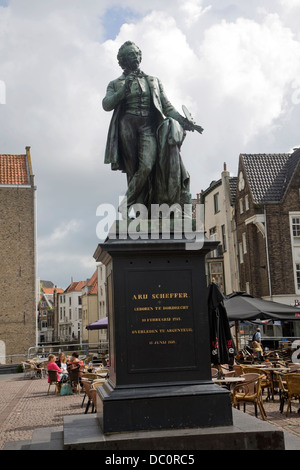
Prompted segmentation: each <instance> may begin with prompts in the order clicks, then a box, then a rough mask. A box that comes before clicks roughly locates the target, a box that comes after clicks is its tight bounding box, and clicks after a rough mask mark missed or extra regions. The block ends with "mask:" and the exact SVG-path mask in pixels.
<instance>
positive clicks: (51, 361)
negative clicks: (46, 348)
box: [47, 354, 63, 383]
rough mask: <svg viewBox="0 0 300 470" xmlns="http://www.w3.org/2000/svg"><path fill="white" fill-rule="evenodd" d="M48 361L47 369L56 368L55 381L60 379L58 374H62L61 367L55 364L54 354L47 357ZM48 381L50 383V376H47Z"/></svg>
mask: <svg viewBox="0 0 300 470" xmlns="http://www.w3.org/2000/svg"><path fill="white" fill-rule="evenodd" d="M48 360H49V363H48V365H47V370H56V371H57V379H56V380H57V382H59V381H60V378H59V375H60V374H62V372H63V371H62V369H60V367H58V365H57V364H56V362H55V361H56V357H55V356H54V354H50V355H49V357H48ZM48 383H50V378H49V377H48Z"/></svg>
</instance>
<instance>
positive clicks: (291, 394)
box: [284, 373, 300, 416]
mask: <svg viewBox="0 0 300 470" xmlns="http://www.w3.org/2000/svg"><path fill="white" fill-rule="evenodd" d="M284 379H285V381H286V385H287V393H288V405H287V410H286V416H287V415H288V412H289V410H290V412H291V411H292V400H299V401H300V374H298V373H294V374H285V375H284ZM298 413H299V410H298Z"/></svg>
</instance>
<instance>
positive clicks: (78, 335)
mask: <svg viewBox="0 0 300 470" xmlns="http://www.w3.org/2000/svg"><path fill="white" fill-rule="evenodd" d="M85 284H86V281H79V282H72V283H71V284H70V285H69V287H67V289H65V291H64V292H63V293H61V294H58V340H59V342H61V343H66V342H76V343H81V341H82V302H81V295H82V289H83V287H84V286H85Z"/></svg>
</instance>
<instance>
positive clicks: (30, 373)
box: [22, 362, 35, 379]
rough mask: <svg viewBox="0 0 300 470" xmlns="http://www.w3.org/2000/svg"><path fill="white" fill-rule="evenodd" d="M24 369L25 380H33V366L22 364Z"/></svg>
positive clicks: (27, 363) (26, 363)
mask: <svg viewBox="0 0 300 470" xmlns="http://www.w3.org/2000/svg"><path fill="white" fill-rule="evenodd" d="M22 369H23V372H24V379H26V378H28V379H32V377H33V376H34V374H35V372H34V368H33V365H32V364H30V363H29V362H22Z"/></svg>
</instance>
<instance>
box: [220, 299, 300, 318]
mask: <svg viewBox="0 0 300 470" xmlns="http://www.w3.org/2000/svg"><path fill="white" fill-rule="evenodd" d="M224 306H225V308H226V311H227V317H228V320H229V321H251V320H282V321H295V320H300V308H297V307H291V306H289V305H285V304H281V303H279V302H272V301H270V300H263V299H260V298H255V297H252V295H250V294H247V293H246V292H235V293H233V294H230V295H227V296H226V297H225V299H224Z"/></svg>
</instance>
